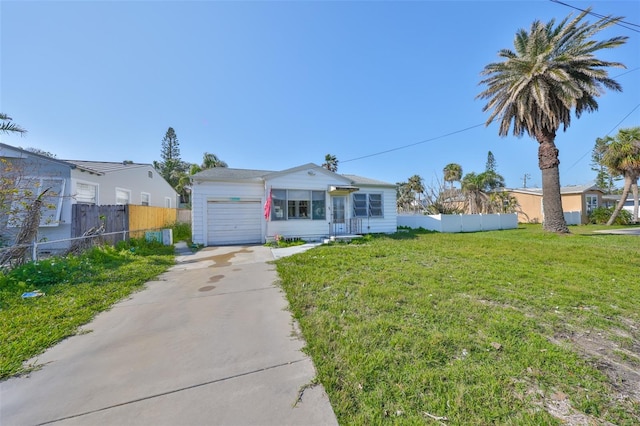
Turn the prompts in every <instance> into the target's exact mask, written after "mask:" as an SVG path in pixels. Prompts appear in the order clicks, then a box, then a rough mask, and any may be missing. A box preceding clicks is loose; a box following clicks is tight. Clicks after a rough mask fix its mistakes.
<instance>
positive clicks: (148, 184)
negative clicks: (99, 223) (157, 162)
mask: <svg viewBox="0 0 640 426" xmlns="http://www.w3.org/2000/svg"><path fill="white" fill-rule="evenodd" d="M149 172H151V173H152V176H153V177H151V178H150V177H149ZM71 177H72V178H73V183H72V187H73V191H74V192H73V194H75V188H76V184H77V182H84V183H97V184H98V202H97V204H98V205H109V204H116V188H121V189H124V190H127V191H130V193H131V198H130V200H129V204H135V205H141V204H142V202H141V194H142V193H143V192H146V193H149V194H151V197H150V200H149V205H150V206H155V207H165V198H167V197H168V198H170V199H171V208H177V207H178V194H177V193H176V192H175V191H174V189H173V188H172V187H171V185H169V184H168V183H167V181H165V180H164V179H163V178H162V176H161V175H160V174H159V173H158V172H157V171H156V170H155V169H154V168H153V167H151V166H148V165H138V164H132V165H129V166H127V168H123V169H119V170H115V171H112V172H108V173H105V174H104V175H97V174H93V173H89V172H83V171H80V170H78V169H73V170H72V171H71Z"/></svg>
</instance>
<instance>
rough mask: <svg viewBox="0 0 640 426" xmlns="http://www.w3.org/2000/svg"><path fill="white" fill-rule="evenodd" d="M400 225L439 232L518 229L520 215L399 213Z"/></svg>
mask: <svg viewBox="0 0 640 426" xmlns="http://www.w3.org/2000/svg"><path fill="white" fill-rule="evenodd" d="M398 226H406V227H409V228H424V229H428V230H430V231H438V232H449V233H454V232H478V231H495V230H500V229H516V228H517V227H518V215H517V214H515V213H504V214H435V215H428V216H427V215H418V214H399V215H398Z"/></svg>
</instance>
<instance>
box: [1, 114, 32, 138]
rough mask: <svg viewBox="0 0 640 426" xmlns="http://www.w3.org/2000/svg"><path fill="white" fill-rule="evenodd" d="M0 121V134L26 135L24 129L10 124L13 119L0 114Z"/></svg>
mask: <svg viewBox="0 0 640 426" xmlns="http://www.w3.org/2000/svg"><path fill="white" fill-rule="evenodd" d="M0 120H2V123H0V132H2V133H20V134H24V133H27V131H26V130H25V129H23V128H22V127H20V126H18V125H17V124H15V123H12V122H11V120H13V119H12V118H11V117H9V116H8V115H7V114H4V113H1V112H0Z"/></svg>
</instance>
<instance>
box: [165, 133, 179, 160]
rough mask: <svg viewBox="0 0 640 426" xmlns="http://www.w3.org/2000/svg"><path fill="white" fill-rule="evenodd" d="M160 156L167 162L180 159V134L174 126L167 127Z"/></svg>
mask: <svg viewBox="0 0 640 426" xmlns="http://www.w3.org/2000/svg"><path fill="white" fill-rule="evenodd" d="M160 156H161V157H162V159H163V160H164V162H165V163H168V162H172V161H180V142H178V136H177V135H176V131H175V130H173V127H169V128H168V129H167V133H165V135H164V138H163V139H162V151H161V152H160Z"/></svg>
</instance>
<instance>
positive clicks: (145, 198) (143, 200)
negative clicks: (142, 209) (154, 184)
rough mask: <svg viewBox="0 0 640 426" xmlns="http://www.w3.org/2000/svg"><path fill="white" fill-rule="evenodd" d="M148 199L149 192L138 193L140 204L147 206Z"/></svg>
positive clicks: (149, 198) (149, 197)
mask: <svg viewBox="0 0 640 426" xmlns="http://www.w3.org/2000/svg"><path fill="white" fill-rule="evenodd" d="M149 201H151V194H149V193H148V192H142V193H140V204H142V205H143V206H148V205H149Z"/></svg>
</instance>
